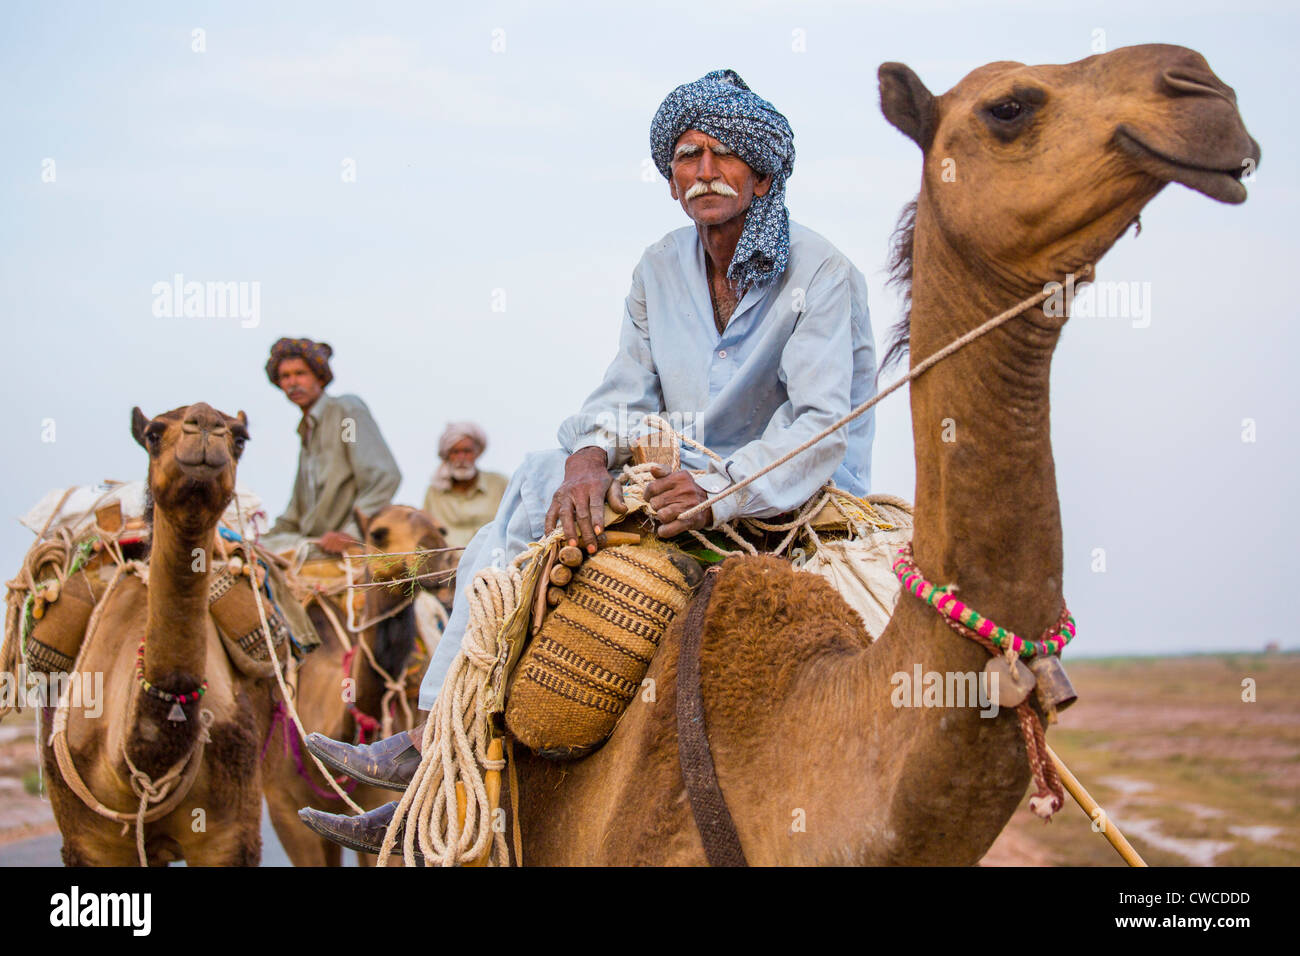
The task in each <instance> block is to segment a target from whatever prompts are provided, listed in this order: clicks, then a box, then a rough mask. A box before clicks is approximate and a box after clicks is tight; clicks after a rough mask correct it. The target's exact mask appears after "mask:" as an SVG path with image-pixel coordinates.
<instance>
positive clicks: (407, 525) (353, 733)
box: [264, 505, 456, 866]
mask: <svg viewBox="0 0 1300 956" xmlns="http://www.w3.org/2000/svg"><path fill="white" fill-rule="evenodd" d="M357 521H358V523H359V524H360V526H361V529H362V533H363V535H364V536H365V541H366V553H367V555H369V556H370V557H368V558H366V559H365V561H364V563H365V567H366V575H365V583H369V582H372V581H376V582H377V581H394V582H400V583H395V584H394V585H393V586H392V587H386V588H385V587H375V588H366V589H365V590H364V591H363V592H362V593H363V594H364V596H365V604H364V607H363V609H362V611H361V614H360V615H359V618H360V620H362V621H371V620H376V619H379V618H383V619H382V620H378V622H377V623H376V624H374V625H372V626H370V627H367V628H366V629H365V630H364V631H363V632H362V633H360V634H358V635H355V636H354V637H352V641H353V644H354V645H356V646H357V650H356V652H354V653H353V654H351V655H349V654H347V653H346V650H345V648H344V646H343V644H342V642H341V641H340V639H339V636H338V633H337V631H336V629H335V627H334V625H333V624H332V623H330V622H329V621H328V619H327V618H326V616H325V614H324V613H323V612H322V611H321V609H320V608H319V607H318V606H317V605H316V604H314V603H313V604H311V605H310V606H309V608H308V613H309V614H310V615H311V618H312V623H313V624H315V625H316V632H317V633H318V634H319V635H320V637H321V642H322V643H321V646H320V647H319V648H317V649H316V650H315V651H313V652H312V653H311V654H310V655H309V656H308V657H307V658H306V659H305V660H304V661H303V662H302V664H301V665H299V668H298V690H297V696H296V703H297V707H298V716H299V718H300V719H301V720H302V725H303V727H305V728H306V729H307V731H308V732H309V733H310V732H313V731H315V732H319V733H323V734H325V735H326V736H328V737H332V738H334V739H335V740H355V739H357V738H358V729H359V722H360V724H364V727H361V728H360V729H363V730H365V731H366V734H367V737H368V738H369V737H373V736H374V723H375V722H377V721H379V720H380V718H381V714H382V710H383V698H384V693H385V689H386V688H385V682H384V680H383V678H382V677H381V676H380V674H379V673H378V672H377V671H376V670H375V668H374V667H373V666H371V664H370V661H369V658H368V657H367V655H366V654H365V652H364V650H362V649H361V648H360V645H361V644H363V643H364V644H365V645H367V646H368V647H369V648H370V651H371V652H372V653H373V654H374V657H375V663H377V664H378V665H379V666H380V667H382V668H383V669H384V671H385V672H386V673H388V674H390V675H392V676H393V678H394V679H396V680H398V681H404V682H405V683H406V685H407V687H408V688H409V689H410V701H409V702H408V706H409V707H410V713H411V715H412V716H414V715H415V712H416V711H415V705H414V703H413V700H414V696H415V692H416V691H417V690H418V688H419V683H420V679H421V678H422V677H423V676H424V669H425V667H427V666H428V656H427V654H431V653H432V651H433V648H432V647H430V648H427V653H426V654H424V655H419V654H418V653H417V642H416V636H417V634H416V632H417V628H416V609H415V607H414V605H413V604H410V603H407V602H406V598H407V597H409V595H410V593H411V590H410V589H411V585H410V584H409V582H408V581H406V580H404V579H409V578H411V577H413V576H415V575H424V574H431V575H434V574H436V572H440V571H448V572H449V571H454V570H455V567H456V552H446V553H442V554H426V555H414V554H410V553H409V552H415V551H427V550H430V549H436V548H445V547H446V546H447V542H446V539H445V538H444V537H443V531H442V529H440V528H439V527H438V526H437V525H436V524H435V523H434V521H433V519H431V518H430V517H429V516H428V515H427V514H425V513H424V512H423V511H420V510H419V509H417V508H411V507H408V506H406V505H389V506H388V507H386V508H383V509H381V510H379V511H377V512H376V513H375V514H374V515H373V516H371V517H370V518H368V519H367V518H366V517H365V516H364V515H361V514H358V515H357ZM381 553H391V554H393V555H394V556H393V557H391V558H382V559H380V558H379V557H378V556H379V555H380V554H381ZM353 563H354V565H360V563H361V562H360V561H354V562H353ZM419 586H420V587H422V588H423V589H424V590H427V591H428V592H429V593H431V594H433V595H434V596H435V597H436V598H438V599H439V600H441V601H443V602H444V603H446V602H450V601H451V597H452V587H451V584H450V582H449V581H447V580H445V579H444V578H443V576H442V575H440V574H437V575H436V576H433V577H429V578H426V579H424V580H422V581H421V582H420V584H419ZM340 597H343V596H342V595H340ZM404 603H405V607H404V608H403V609H402V610H400V611H399V612H398V613H396V614H393V615H392V616H391V617H386V616H385V615H388V614H390V613H392V612H393V611H394V610H396V609H397V608H399V607H400V606H402V605H403V604H404ZM333 606H334V608H335V614H336V616H337V617H338V620H339V621H340V623H343V622H345V621H346V619H347V618H346V610H345V608H344V607H343V605H342V603H341V601H335V602H334V604H333ZM345 626H346V625H345ZM404 672H405V674H406V676H405V678H403V677H402V675H403V673H404ZM345 679H347V680H348V681H349V682H350V683H347V684H345V683H344V681H345ZM390 708H391V711H390V712H392V713H394V715H395V717H396V718H397V719H396V720H395V721H394V732H396V731H398V730H401V729H403V727H404V722H403V718H404V716H405V711H403V710H402V709H401V707H400V705H399V704H398V702H397V701H396V700H393V701H392V702H391V704H390ZM286 735H287V736H286ZM304 773H306V774H307V775H308V776H309V777H310V780H309V779H307V777H304V776H303V774H304ZM264 780H265V788H266V802H267V808H268V810H269V812H270V816H271V824H272V826H274V827H275V832H276V835H277V836H278V837H279V838H280V843H281V845H282V846H283V847H284V849H285V852H286V853H287V854H288V856H289V859H290V861H291V862H292V863H293V864H294V865H295V866H339V865H340V864H341V862H342V849H343V848H342V847H340V846H339V845H338V844H337V843H333V842H331V841H329V840H325V839H322V838H321V837H318V836H317V835H316V834H314V833H312V832H311V831H310V830H308V829H307V828H306V827H304V826H303V825H302V823H301V822H300V821H299V819H298V810H299V809H300V808H301V807H315V808H317V809H319V810H328V811H331V812H339V811H341V810H345V809H346V808H345V807H344V805H343V803H342V801H341V800H340V799H339V798H338V796H337V795H336V794H335V793H334V791H333V789H331V788H330V786H329V784H328V783H326V782H325V779H324V777H323V776H322V775H321V773H320V771H319V770H318V769H317V768H316V766H315V764H314V763H313V762H312V759H311V757H310V756H309V755H308V753H307V750H306V748H305V747H303V745H302V742H301V741H300V740H298V733H297V730H296V729H295V728H294V727H293V725H292V723H290V722H289V721H288V720H286V719H281V720H278V721H277V722H276V725H275V726H274V727H273V728H272V731H271V736H270V738H269V739H268V740H267V743H266V757H265V770H264ZM348 785H351V784H350V783H349V784H348ZM349 796H350V797H351V798H352V799H353V800H354V801H355V802H356V803H357V805H358V806H360V807H362V808H364V809H367V810H369V809H372V808H374V807H377V806H380V805H382V804H384V803H387V802H388V801H389V800H393V799H396V797H397V796H398V794H395V793H393V792H392V791H390V790H383V789H380V788H378V787H371V786H367V785H364V784H356V785H355V789H353V790H352V791H351V792H350V793H349ZM357 859H358V862H360V863H361V865H363V866H370V865H372V864H373V863H374V861H375V858H374V856H373V855H372V854H368V853H358V854H357ZM397 862H399V861H395V865H396V863H397Z"/></svg>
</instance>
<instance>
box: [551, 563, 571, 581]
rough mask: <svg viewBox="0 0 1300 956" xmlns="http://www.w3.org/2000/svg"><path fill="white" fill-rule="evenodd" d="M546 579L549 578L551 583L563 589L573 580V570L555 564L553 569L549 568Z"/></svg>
mask: <svg viewBox="0 0 1300 956" xmlns="http://www.w3.org/2000/svg"><path fill="white" fill-rule="evenodd" d="M547 577H549V578H550V581H551V583H552V584H554V585H556V586H557V587H564V586H565V585H566V584H568V583H569V582H570V581H572V580H573V568H570V567H568V566H567V565H563V564H557V565H556V566H555V567H553V568H551V573H550V574H549V575H547Z"/></svg>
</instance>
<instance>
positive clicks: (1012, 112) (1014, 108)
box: [989, 100, 1025, 123]
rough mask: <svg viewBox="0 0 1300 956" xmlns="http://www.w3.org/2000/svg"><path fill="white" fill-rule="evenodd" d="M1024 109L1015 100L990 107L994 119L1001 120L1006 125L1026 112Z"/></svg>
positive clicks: (1004, 101)
mask: <svg viewBox="0 0 1300 956" xmlns="http://www.w3.org/2000/svg"><path fill="white" fill-rule="evenodd" d="M1024 109H1025V108H1024V107H1023V106H1021V105H1020V104H1019V103H1017V102H1016V101H1015V100H1003V101H1002V102H1001V103H995V104H993V105H992V106H990V107H989V113H991V114H992V116H993V118H994V119H999V120H1002V122H1004V123H1009V122H1011V121H1012V120H1013V119H1015V118H1016V117H1017V116H1019V115H1020V114H1021V113H1022V112H1024Z"/></svg>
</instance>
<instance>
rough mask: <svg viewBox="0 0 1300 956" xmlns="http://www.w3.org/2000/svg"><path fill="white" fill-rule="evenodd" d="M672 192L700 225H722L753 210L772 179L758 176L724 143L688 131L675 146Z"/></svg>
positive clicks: (670, 190) (770, 184)
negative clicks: (751, 204)
mask: <svg viewBox="0 0 1300 956" xmlns="http://www.w3.org/2000/svg"><path fill="white" fill-rule="evenodd" d="M672 174H673V175H672V179H671V180H669V184H668V191H669V192H670V193H671V194H672V197H673V198H674V199H676V200H678V201H679V202H680V203H681V204H682V209H683V210H685V212H686V215H688V216H690V217H691V219H692V220H694V221H695V223H696V225H700V226H718V225H721V224H722V223H724V222H729V221H731V220H733V219H735V218H737V217H738V216H743V215H745V213H746V212H748V211H749V206H750V203H752V202H753V201H754V198H755V197H756V196H766V195H767V191H768V189H770V188H771V186H772V177H771V176H758V175H757V174H755V172H754V171H753V170H752V169H750V168H749V166H747V165H746V164H745V162H744V161H743V160H742V159H741V158H740V157H739V156H737V155H736V154H735V153H733V152H732V151H731V150H730V149H729V148H727V147H726V146H724V145H723V144H722V143H721V142H719V141H718V140H716V139H714V138H713V137H712V136H710V135H708V134H707V133H701V132H700V131H699V130H695V129H688V130H687V131H686V132H685V133H683V134H682V135H681V138H680V139H678V140H677V144H676V146H674V147H673V161H672Z"/></svg>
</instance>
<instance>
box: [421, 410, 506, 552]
mask: <svg viewBox="0 0 1300 956" xmlns="http://www.w3.org/2000/svg"><path fill="white" fill-rule="evenodd" d="M486 449H487V432H485V431H483V429H482V428H480V427H479V426H478V425H476V424H475V423H474V422H452V423H451V424H449V425H448V426H447V428H446V429H445V430H444V431H443V433H442V437H441V438H440V439H438V457H439V458H440V459H442V462H441V464H439V465H438V470H437V471H435V472H434V473H433V479H432V480H431V481H430V482H429V490H428V491H427V492H425V495H424V510H425V512H426V513H427V514H428V515H429V517H431V518H433V520H434V521H436V522H438V524H439V525H441V526H442V527H443V528H444V529H445V530H444V531H443V536H444V537H445V538H446V539H447V544H448V545H449V546H450V547H453V548H463V547H465V545H467V544H469V542H470V539H471V538H473V537H474V534H475V532H477V531H478V529H479V528H481V527H483V526H484V525H485V524H487V523H488V522H489V521H491V520H492V516H493V515H495V514H496V513H497V508H499V507H500V506H501V499H502V497H504V496H505V493H506V484H507V481H508V479H507V478H506V476H505V475H499V474H497V473H496V472H494V471H479V467H478V459H479V456H480V455H482V454H483V452H484V451H485V450H486Z"/></svg>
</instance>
